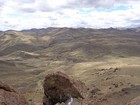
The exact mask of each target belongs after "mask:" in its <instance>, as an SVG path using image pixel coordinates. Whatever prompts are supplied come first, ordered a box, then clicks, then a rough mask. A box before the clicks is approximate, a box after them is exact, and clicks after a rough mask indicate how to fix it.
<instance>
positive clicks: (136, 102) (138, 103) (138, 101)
mask: <svg viewBox="0 0 140 105" xmlns="http://www.w3.org/2000/svg"><path fill="white" fill-rule="evenodd" d="M126 105H140V96H139V97H136V98H134V99H133V100H132V101H131V102H129V103H127V104H126Z"/></svg>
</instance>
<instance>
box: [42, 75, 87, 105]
mask: <svg viewBox="0 0 140 105" xmlns="http://www.w3.org/2000/svg"><path fill="white" fill-rule="evenodd" d="M43 87H44V94H45V95H44V99H43V105H55V104H57V105H65V104H66V103H67V102H68V101H69V100H70V99H71V98H73V99H74V100H77V101H73V102H72V105H74V104H73V103H80V100H83V99H84V98H86V92H87V88H86V86H85V84H84V83H82V82H81V81H78V80H74V79H71V78H69V77H68V76H67V75H66V74H64V73H61V72H57V73H54V74H49V75H47V76H46V78H45V80H44V85H43ZM78 101H79V102H78ZM76 105H78V104H76ZM80 105H81V104H80Z"/></svg>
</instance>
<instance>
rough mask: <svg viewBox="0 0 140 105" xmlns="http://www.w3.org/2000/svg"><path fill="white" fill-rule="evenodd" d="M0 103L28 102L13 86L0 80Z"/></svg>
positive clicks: (26, 104)
mask: <svg viewBox="0 0 140 105" xmlns="http://www.w3.org/2000/svg"><path fill="white" fill-rule="evenodd" d="M0 105H28V103H27V101H26V100H25V98H24V97H23V96H22V95H20V94H19V93H17V92H16V91H15V90H14V89H13V88H11V87H10V86H8V85H7V84H4V83H2V82H0Z"/></svg>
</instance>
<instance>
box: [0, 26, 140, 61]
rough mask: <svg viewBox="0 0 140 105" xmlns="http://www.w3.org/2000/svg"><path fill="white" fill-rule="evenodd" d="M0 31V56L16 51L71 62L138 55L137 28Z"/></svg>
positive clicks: (139, 43)
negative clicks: (109, 56)
mask: <svg viewBox="0 0 140 105" xmlns="http://www.w3.org/2000/svg"><path fill="white" fill-rule="evenodd" d="M0 34H1V35H0V56H7V55H9V54H10V55H11V54H13V53H14V52H15V53H14V55H15V54H16V52H19V51H20V52H21V51H22V52H29V53H37V54H39V55H42V56H49V57H50V58H52V59H54V58H55V59H68V60H74V61H83V60H84V61H86V60H89V59H90V60H92V59H95V58H101V57H104V56H108V55H111V56H120V57H125V56H140V53H139V52H140V46H139V45H140V28H133V29H114V28H109V29H90V28H77V29H74V28H47V29H31V30H22V31H14V30H9V31H4V32H0ZM22 54H23V53H22ZM18 56H19V55H18Z"/></svg>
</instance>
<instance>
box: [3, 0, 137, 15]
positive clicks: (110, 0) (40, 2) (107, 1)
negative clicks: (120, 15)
mask: <svg viewBox="0 0 140 105" xmlns="http://www.w3.org/2000/svg"><path fill="white" fill-rule="evenodd" d="M4 1H5V2H4ZM12 1H13V2H14V3H16V4H17V7H15V8H16V9H18V10H21V11H23V12H29V13H32V12H36V11H42V12H52V11H57V10H62V9H73V8H74V9H77V8H111V7H113V6H115V5H116V4H119V3H125V4H126V3H129V2H131V1H139V0H64V1H65V2H66V3H65V4H64V5H58V6H56V7H55V6H52V5H51V6H50V5H49V4H48V3H50V2H52V0H12ZM56 2H59V1H56ZM4 3H5V4H6V3H8V0H0V7H1V6H3V5H4ZM24 5H28V6H24Z"/></svg>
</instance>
